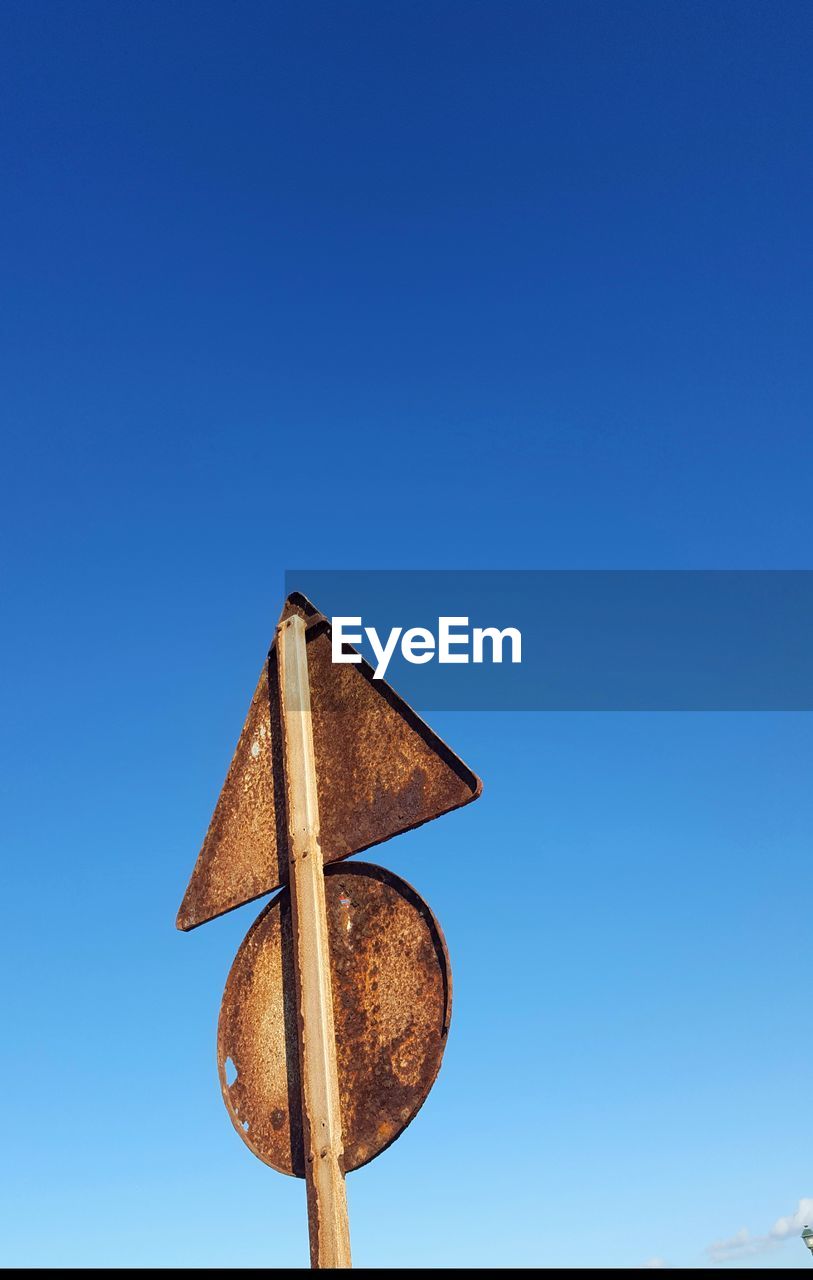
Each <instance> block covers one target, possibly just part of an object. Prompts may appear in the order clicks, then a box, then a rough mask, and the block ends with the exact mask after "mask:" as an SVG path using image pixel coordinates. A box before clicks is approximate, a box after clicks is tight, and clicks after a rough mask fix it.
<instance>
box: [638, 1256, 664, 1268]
mask: <svg viewBox="0 0 813 1280" xmlns="http://www.w3.org/2000/svg"><path fill="white" fill-rule="evenodd" d="M668 1266H669V1263H668V1262H664V1260H663V1258H648V1259H647V1261H646V1262H645V1263H644V1268H645V1269H649V1268H652V1267H654V1268H657V1269H660V1268H661V1267H668Z"/></svg>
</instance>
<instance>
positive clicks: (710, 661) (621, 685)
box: [286, 569, 813, 711]
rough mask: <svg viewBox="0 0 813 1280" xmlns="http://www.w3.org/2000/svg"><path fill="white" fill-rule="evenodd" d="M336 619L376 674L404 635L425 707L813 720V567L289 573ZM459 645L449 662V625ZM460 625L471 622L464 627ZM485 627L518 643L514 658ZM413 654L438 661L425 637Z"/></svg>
mask: <svg viewBox="0 0 813 1280" xmlns="http://www.w3.org/2000/svg"><path fill="white" fill-rule="evenodd" d="M293 591H300V592H302V593H303V594H304V595H306V596H307V597H308V598H309V599H310V600H311V601H312V602H313V604H315V605H316V607H317V609H319V610H320V611H321V612H322V613H324V614H326V615H327V617H328V618H331V619H332V618H336V617H343V618H347V617H356V618H360V619H361V624H360V626H359V625H355V626H354V625H351V624H345V630H346V631H347V632H348V633H352V632H356V633H358V632H359V631H361V633H362V637H363V638H362V641H361V643H358V642H356V641H353V644H354V647H355V648H357V649H359V650H360V651H361V652H362V653H363V654H364V656H365V658H367V660H368V661H369V662H370V663H371V664H372V665H373V666H376V665H377V657H376V651H375V647H374V646H373V644H371V641H370V639H369V637H368V635H367V634H366V633H365V630H364V629H366V628H374V629H375V631H376V634H377V636H378V638H379V645H380V646H381V645H384V644H385V643H386V642H387V640H388V639H389V638H390V633H391V632H392V630H393V629H394V628H400V632H399V636H398V637H397V638H396V641H395V642H394V647H393V650H392V656H391V657H390V658H389V660H388V664H387V666H386V671H385V673H384V679H386V681H387V682H388V683H389V684H391V685H393V686H394V688H395V689H397V690H398V692H399V693H400V694H402V696H403V697H404V698H406V700H407V701H408V702H410V703H411V704H412V705H413V706H414V707H415V708H416V709H417V710H419V711H430V710H443V711H472V710H483V711H809V710H811V709H813V571H810V570H745V571H743V570H686V571H683V570H615V571H610V570H521V569H517V570H479V569H477V570H460V571H453V570H445V569H444V570H431V571H430V570H397V571H393V572H387V571H383V570H361V569H352V570H328V569H321V570H316V569H302V570H289V571H288V572H287V573H286V593H290V592H293ZM442 618H447V619H456V620H457V621H455V622H454V623H453V624H451V630H452V632H453V633H454V634H455V635H457V636H458V637H459V636H461V635H463V636H466V635H468V640H467V641H466V640H465V639H462V640H461V639H459V640H458V642H457V643H456V644H455V645H452V646H451V647H450V648H449V652H450V653H454V654H456V655H462V654H466V655H467V656H468V661H467V662H454V663H441V662H440V661H439V660H438V648H437V641H438V640H439V638H440V637H439V633H440V631H441V629H442V624H441V623H440V622H439V620H440V619H442ZM460 619H467V620H468V622H467V623H466V624H463V623H462V622H460V621H459V620H460ZM415 627H420V628H425V629H426V631H427V632H429V633H430V635H431V637H434V639H435V641H436V648H435V650H434V652H433V653H432V656H431V657H430V658H429V659H428V660H425V661H423V662H422V663H421V664H420V665H418V664H413V663H411V662H409V661H407V659H406V658H405V656H404V653H403V650H402V644H401V641H402V639H403V635H404V633H405V632H408V631H409V630H410V629H411V628H415ZM475 628H480V629H482V630H486V629H490V628H496V629H498V630H503V629H504V628H513V629H514V630H516V631H519V632H520V634H521V657H522V660H521V662H519V663H515V662H512V661H511V656H512V648H514V651H516V647H515V646H512V643H511V642H510V639H509V637H506V638H505V639H504V640H503V642H502V653H503V660H502V662H501V663H496V662H493V661H492V660H491V655H492V652H493V644H492V642H491V640H490V638H489V637H488V636H486V637H485V638H484V639H483V640H482V646H481V648H482V659H483V660H482V661H481V662H474V661H473V657H474V654H475V637H474V631H475ZM413 639H414V640H415V641H416V643H415V644H414V645H413V646H412V650H411V651H412V652H413V653H414V654H420V655H426V654H427V653H429V652H432V651H431V649H430V647H429V643H428V638H427V637H422V636H421V635H420V634H416V635H414V636H413Z"/></svg>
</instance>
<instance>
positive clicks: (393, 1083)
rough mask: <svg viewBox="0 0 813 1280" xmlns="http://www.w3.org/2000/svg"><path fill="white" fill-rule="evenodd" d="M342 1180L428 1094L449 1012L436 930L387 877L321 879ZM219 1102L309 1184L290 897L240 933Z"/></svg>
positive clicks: (282, 1167)
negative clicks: (327, 940) (341, 1136)
mask: <svg viewBox="0 0 813 1280" xmlns="http://www.w3.org/2000/svg"><path fill="white" fill-rule="evenodd" d="M325 897H326V899H327V916H328V935H329V938H330V972H331V979H332V986H333V1011H334V1021H335V1029H336V1051H337V1060H338V1069H339V1096H340V1099H341V1109H342V1126H343V1131H344V1168H345V1172H346V1173H350V1171H351V1170H353V1169H358V1168H359V1167H360V1166H361V1165H363V1164H367V1163H368V1161H370V1160H372V1159H373V1157H374V1156H377V1155H378V1154H379V1152H381V1151H383V1150H384V1149H385V1147H388V1146H389V1145H390V1144H391V1143H392V1142H394V1141H395V1139H396V1138H397V1137H398V1136H399V1134H400V1133H402V1132H403V1130H404V1129H405V1128H406V1126H407V1125H408V1124H409V1122H410V1120H412V1119H413V1117H414V1116H415V1115H416V1113H417V1112H418V1110H419V1108H420V1107H421V1105H422V1104H423V1102H424V1101H425V1100H426V1097H427V1095H428V1093H429V1090H430V1089H431V1087H432V1085H433V1084H434V1081H435V1077H436V1076H437V1073H438V1071H439V1069H440V1060H441V1057H442V1055H443V1050H444V1048H445V1046H446V1033H447V1031H448V1029H449V1020H450V1018H451V1012H452V976H451V970H450V968H449V957H448V954H447V952H446V944H445V942H444V939H443V935H442V933H441V931H440V927H439V925H438V923H437V921H436V920H435V917H434V916H433V914H432V912H431V911H430V909H429V907H428V906H427V905H426V903H425V902H423V901H422V900H421V898H419V897H418V894H417V893H416V892H415V890H414V889H412V888H411V887H410V886H409V885H407V884H406V883H405V882H404V881H403V880H401V879H399V878H398V876H395V875H393V873H392V872H391V871H385V870H384V868H383V867H375V866H371V865H370V864H369V863H364V862H348V863H347V864H346V865H345V866H332V867H328V868H326V871H325ZM217 1057H218V1067H219V1071H220V1084H221V1088H222V1090H223V1099H224V1101H225V1103H226V1107H227V1108H228V1111H229V1115H230V1116H231V1118H232V1122H233V1124H234V1127H235V1128H236V1130H237V1132H238V1133H239V1134H240V1137H241V1138H242V1139H243V1140H244V1142H245V1143H246V1144H247V1146H249V1147H250V1148H251V1150H252V1151H253V1152H254V1154H255V1155H257V1156H259V1157H260V1159H261V1160H264V1161H265V1163H266V1164H269V1165H271V1166H272V1168H274V1169H278V1170H279V1171H280V1173H288V1174H295V1175H296V1176H297V1177H299V1178H303V1177H304V1176H305V1161H304V1154H303V1146H302V1107H301V1099H300V1081H299V1062H298V1052H297V1043H296V999H295V984H294V958H293V937H292V932H291V905H290V898H289V894H288V891H287V889H283V891H282V892H281V893H280V894H279V895H278V896H277V897H276V898H274V900H273V901H272V902H271V903H270V904H269V905H268V906H267V907H266V908H265V910H264V911H263V912H262V914H261V915H260V916H259V917H258V919H257V920H256V921H255V923H254V924H253V925H252V927H251V929H250V930H249V932H248V933H247V935H246V937H245V939H244V941H243V944H242V946H241V947H240V950H239V951H238V953H237V956H236V958H235V961H234V964H233V965H232V968H231V973H230V974H229V978H228V981H227V983H226V991H225V994H224V996H223V1004H222V1006H221V1010H220V1024H219V1027H218V1035H217Z"/></svg>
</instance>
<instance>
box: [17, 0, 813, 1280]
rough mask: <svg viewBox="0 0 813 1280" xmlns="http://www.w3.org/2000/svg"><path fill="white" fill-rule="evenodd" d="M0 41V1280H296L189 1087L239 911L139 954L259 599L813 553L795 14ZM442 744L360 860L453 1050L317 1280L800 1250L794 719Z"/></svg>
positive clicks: (269, 10) (172, 891) (207, 20)
mask: <svg viewBox="0 0 813 1280" xmlns="http://www.w3.org/2000/svg"><path fill="white" fill-rule="evenodd" d="M0 22H1V23H2V28H3V31H2V39H0V112H1V114H2V119H3V122H4V123H3V127H2V131H0V148H1V149H2V163H3V171H4V177H5V180H4V194H3V198H2V205H1V206H0V208H1V210H2V212H1V213H0V217H1V218H2V237H0V245H1V246H2V247H1V248H0V254H2V268H3V299H4V304H3V307H2V312H0V324H2V353H1V355H0V358H1V359H2V386H3V397H2V403H3V421H4V424H5V431H4V461H5V466H4V467H3V473H2V485H3V501H2V503H1V504H0V521H1V522H2V545H3V549H4V554H3V557H2V592H3V600H4V604H5V625H4V627H3V631H2V647H3V669H4V672H5V675H6V680H5V682H4V716H3V720H4V726H5V733H4V735H3V747H2V751H3V758H2V768H1V769H0V778H1V779H2V782H1V783H0V785H2V788H3V793H4V794H3V804H2V807H1V808H0V812H2V838H3V848H4V851H5V866H6V878H5V886H4V895H3V896H4V903H5V907H4V913H3V914H4V919H3V930H2V947H3V951H4V954H3V966H2V971H3V974H4V979H5V982H4V985H5V999H4V1008H5V1011H6V1012H5V1017H4V1020H3V1041H4V1050H5V1052H4V1054H3V1073H4V1094H5V1099H6V1116H5V1122H4V1134H5V1135H6V1136H5V1144H4V1152H5V1159H4V1160H3V1162H2V1170H0V1180H2V1195H1V1196H0V1203H1V1204H2V1209H1V1210H0V1217H2V1219H4V1221H3V1222H2V1231H0V1239H1V1240H2V1246H0V1251H1V1254H2V1257H1V1260H2V1261H3V1262H4V1263H5V1264H12V1263H21V1262H22V1263H30V1264H37V1265H45V1264H52V1263H67V1264H74V1265H81V1264H84V1265H103V1264H128V1263H129V1264H148V1265H160V1264H168V1265H174V1264H187V1265H188V1264H207V1265H211V1264H228V1263H232V1264H236V1265H271V1266H274V1265H301V1264H303V1263H304V1262H305V1261H306V1259H307V1246H306V1230H305V1209H304V1190H303V1188H302V1186H301V1184H297V1183H294V1182H293V1181H292V1180H288V1179H284V1178H282V1177H279V1176H277V1175H274V1174H273V1173H272V1172H271V1171H269V1170H268V1169H266V1168H265V1167H264V1166H262V1165H261V1164H260V1163H259V1162H258V1161H256V1160H254V1159H253V1158H252V1157H251V1156H250V1155H249V1153H248V1152H247V1151H246V1149H245V1148H244V1147H243V1145H242V1144H241V1143H240V1142H239V1141H238V1140H237V1138H236V1137H235V1134H234V1132H233V1130H232V1128H231V1125H230V1123H229V1120H228V1117H227V1115H226V1112H225V1110H224V1108H223V1105H222V1102H221V1100H220V1097H219V1091H218V1086H217V1079H216V1072H215V1061H214V1032H215V1025H216V1018H217V1009H218V1005H219V1001H220V996H221V993H222V988H223V984H224V982H225V977H226V974H227V972H228V968H229V965H230V963H231V959H232V957H233V955H234V952H235V951H236V949H237V946H238V945H239V941H240V939H241V938H242V936H243V934H244V932H245V931H246V929H247V928H248V927H249V925H250V923H251V921H252V920H253V918H254V916H255V914H256V908H255V907H247V908H244V909H241V910H240V911H238V912H236V913H235V914H234V915H232V916H230V917H228V918H226V919H224V920H222V921H220V922H217V923H213V924H211V925H208V926H207V927H206V928H204V929H201V930H199V931H198V932H196V933H194V934H192V935H191V936H188V937H187V936H182V935H180V934H177V933H176V932H175V930H174V916H175V911H176V909H177V905H178V902H179V900H180V897H181V894H182V892H183V889H184V887H185V884H186V880H187V878H188V875H189V871H190V869H191V866H192V863H193V861H194V858H195V856H196V853H197V850H198V847H199V844H200V841H201V838H202V835H203V833H204V831H205V828H206V825H207V822H208V818H209V814H210V811H211V808H212V805H213V803H214V800H215V799H216V796H217V793H218V790H219V787H220V784H221V781H222V778H223V775H224V773H225V768H226V766H227V764H228V760H229V758H230V754H231V751H232V749H233V745H234V742H235V740H236V736H237V733H238V732H239V728H240V725H241V723H242V717H243V715H244V712H245V708H246V706H247V703H248V699H249V697H250V694H251V691H252V689H253V686H254V682H255V680H256V675H257V670H258V668H259V663H260V661H261V658H262V655H263V653H264V651H265V647H266V645H267V643H268V641H269V639H270V635H271V632H272V629H273V624H274V622H275V620H276V617H277V614H278V612H279V608H280V605H281V600H282V593H283V573H284V570H285V569H286V568H287V567H290V566H291V565H292V564H297V565H306V566H307V565H312V566H314V567H332V568H353V567H362V568H430V567H431V568H437V567H443V568H456V567H460V568H463V567H465V568H501V567H505V568H545V567H551V568H581V567H584V568H620V567H632V568H700V567H706V568H808V567H810V545H811V542H810V539H811V528H810V525H811V519H810V486H811V461H813V459H812V458H811V452H812V451H813V444H812V443H811V440H812V438H813V437H812V436H811V431H810V408H811V390H812V389H813V387H812V380H811V372H810V345H811V342H810V340H811V311H812V310H813V307H812V306H811V288H810V286H811V280H810V230H809V221H810V219H809V210H810V200H811V195H812V194H813V191H811V187H812V186H813V183H812V182H811V167H810V146H811V123H812V118H811V107H813V91H811V87H810V74H809V67H810V60H811V44H812V43H813V41H811V35H812V34H813V31H812V30H811V29H812V28H813V11H811V9H810V6H809V5H805V4H795V3H787V2H780V3H776V4H772V5H767V4H752V3H745V2H742V3H736V4H735V3H708V0H704V3H702V4H698V3H685V2H681V3H674V2H669V0H661V2H660V3H659V4H657V5H653V4H651V3H618V4H614V5H608V4H604V3H598V4H593V3H578V2H577V3H573V0H568V3H544V2H543V0H538V2H536V3H518V2H516V0H509V2H505V0H503V2H502V3H499V4H497V3H478V2H477V0H470V2H469V3H445V2H444V0H435V2H433V3H425V2H416V3H409V4H402V3H384V4H373V3H370V2H369V0H367V2H366V3H352V2H351V3H341V4H316V3H305V4H301V3H263V4H253V3H245V2H240V0H238V2H236V3H230V4H225V3H204V2H199V3H195V4H194V5H192V4H190V3H178V2H177V0H175V2H172V0H161V3H157V2H155V0H147V2H144V0H142V2H141V3H139V4H137V5H136V4H127V3H123V2H122V0H114V2H113V3H110V2H109V0H108V2H105V3H97V2H95V0H94V2H93V3H86V2H79V0H77V2H72V3H71V4H64V3H50V2H46V0H37V3H34V4H32V3H29V2H27V0H26V2H25V3H23V2H21V0H13V2H9V3H6V5H5V6H4V7H3V13H2V17H1V18H0ZM317 603H318V601H317ZM433 725H434V727H435V728H436V729H437V730H438V731H439V732H440V733H441V735H442V736H443V737H445V738H446V739H447V740H448V741H449V742H450V743H451V744H452V745H453V746H454V747H455V749H457V750H458V751H459V752H460V754H461V755H462V756H463V758H464V759H465V760H466V761H467V762H468V763H469V764H471V766H472V767H473V768H475V769H476V770H477V772H478V773H480V774H481V775H482V777H483V778H484V780H485V791H484V794H483V797H482V799H481V800H480V801H478V803H477V804H476V805H473V806H471V807H469V808H467V809H465V810H463V811H461V812H460V813H457V814H454V815H451V816H449V817H448V818H446V819H444V820H443V821H440V822H437V823H435V824H433V825H432V826H431V827H427V828H424V829H422V830H420V831H417V832H414V833H411V834H409V835H407V836H403V837H401V838H399V839H398V840H396V841H393V842H392V843H391V844H390V845H388V846H386V847H384V848H382V849H380V850H379V851H378V853H377V854H376V858H377V860H379V861H382V862H384V863H386V865H387V866H390V867H392V868H393V869H394V870H395V871H397V872H399V873H400V874H402V875H404V876H405V877H406V878H407V879H408V880H410V881H411V882H412V883H414V884H415V885H416V886H417V887H418V889H419V890H420V892H421V893H422V894H424V896H425V897H426V898H427V900H428V901H429V902H430V904H431V905H432V907H433V908H434V910H435V911H436V912H437V914H438V916H439V918H440V920H441V923H442V924H443V927H444V929H445V931H446V934H447V939H448V942H449V946H450V950H451V955H452V963H453V969H454V977H455V1009H454V1014H453V1023H452V1032H451V1038H450V1043H449V1047H448V1051H447V1056H446V1059H445V1062H444V1066H443V1069H442V1072H441V1075H440V1078H439V1080H438V1083H437V1085H436V1087H435V1089H434V1090H433V1093H432V1095H431V1096H430V1099H429V1101H428V1102H427V1104H426V1106H425V1108H424V1110H423V1111H422V1113H421V1115H420V1116H419V1117H418V1119H417V1120H416V1122H415V1123H414V1124H413V1125H412V1126H411V1128H410V1129H409V1130H408V1131H407V1132H406V1133H405V1135H404V1136H403V1137H402V1138H401V1139H400V1140H399V1142H398V1143H396V1144H395V1145H394V1146H393V1147H392V1148H391V1149H390V1150H389V1151H388V1152H386V1153H385V1154H384V1155H383V1156H382V1157H381V1158H380V1159H379V1160H377V1161H375V1162H374V1163H373V1164H372V1165H371V1166H369V1167H368V1168H366V1169H364V1170H361V1171H359V1172H358V1173H356V1174H354V1175H353V1176H352V1178H351V1179H350V1180H349V1198H350V1208H351V1228H352V1238H353V1248H354V1257H355V1260H356V1261H357V1262H358V1263H360V1264H382V1263H389V1264H401V1265H408V1264H416V1265H427V1264H429V1263H433V1262H439V1263H441V1264H474V1265H477V1264H483V1263H505V1264H518V1265H528V1264H556V1263H561V1264H564V1265H603V1264H604V1265H618V1266H620V1265H632V1266H637V1265H642V1264H644V1263H645V1262H647V1261H648V1260H650V1259H653V1258H660V1259H662V1260H664V1261H665V1262H666V1263H669V1264H672V1265H698V1264H702V1263H703V1262H704V1261H705V1260H706V1259H707V1258H708V1257H709V1255H708V1254H707V1252H706V1250H707V1247H708V1246H709V1245H711V1244H712V1243H713V1242H715V1241H720V1240H725V1239H728V1238H731V1237H733V1236H734V1235H735V1234H736V1233H737V1232H738V1231H740V1230H741V1229H743V1228H744V1229H746V1231H747V1232H748V1233H749V1236H748V1238H747V1239H744V1240H743V1241H742V1242H741V1248H740V1250H739V1253H740V1254H742V1255H743V1261H744V1262H745V1263H746V1264H747V1265H755V1266H762V1265H768V1264H771V1265H785V1266H803V1265H809V1259H808V1258H807V1257H806V1256H805V1253H804V1250H803V1248H802V1246H801V1244H800V1242H799V1241H798V1239H796V1238H795V1230H796V1229H795V1225H794V1226H793V1227H792V1229H791V1228H789V1229H788V1236H787V1239H785V1238H784V1237H783V1235H782V1231H781V1230H780V1231H779V1232H778V1233H777V1234H776V1235H775V1236H774V1237H773V1238H771V1237H770V1232H771V1229H772V1227H773V1224H774V1223H775V1222H776V1221H777V1220H778V1219H780V1218H782V1217H783V1216H788V1215H792V1214H793V1213H794V1211H795V1210H796V1207H797V1205H798V1202H799V1200H800V1198H803V1197H811V1196H813V1182H812V1181H811V1175H810V1160H809V1133H808V1129H809V1124H808V1119H809V1099H810V1068H809V1064H810V1055H811V1047H812V1046H811V1030H810V1017H809V997H810V984H809V970H810V965H809V937H810V912H809V906H808V902H807V897H808V896H809V895H807V881H808V875H809V854H810V831H811V817H813V814H811V807H812V805H811V796H810V786H809V776H810V764H811V748H812V747H813V729H812V728H811V720H810V717H809V715H804V714H761V715H756V714H754V715H751V714H736V715H735V714H731V715H711V714H693V715H689V714H681V715H676V714H673V715H665V714H664V715H656V714H638V715H634V714H628V715H622V714H587V713H580V714H570V715H567V714H517V715H509V714H505V713H500V714H498V713H489V714H477V713H474V712H471V713H465V714H463V713H455V714H451V713H444V714H439V715H435V716H434V717H433ZM714 1256H715V1257H717V1258H719V1257H725V1258H728V1259H729V1260H730V1259H732V1258H733V1259H736V1258H737V1257H738V1256H739V1254H738V1252H737V1250H736V1249H735V1250H734V1251H733V1253H728V1254H719V1253H718V1254H716V1255H714Z"/></svg>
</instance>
